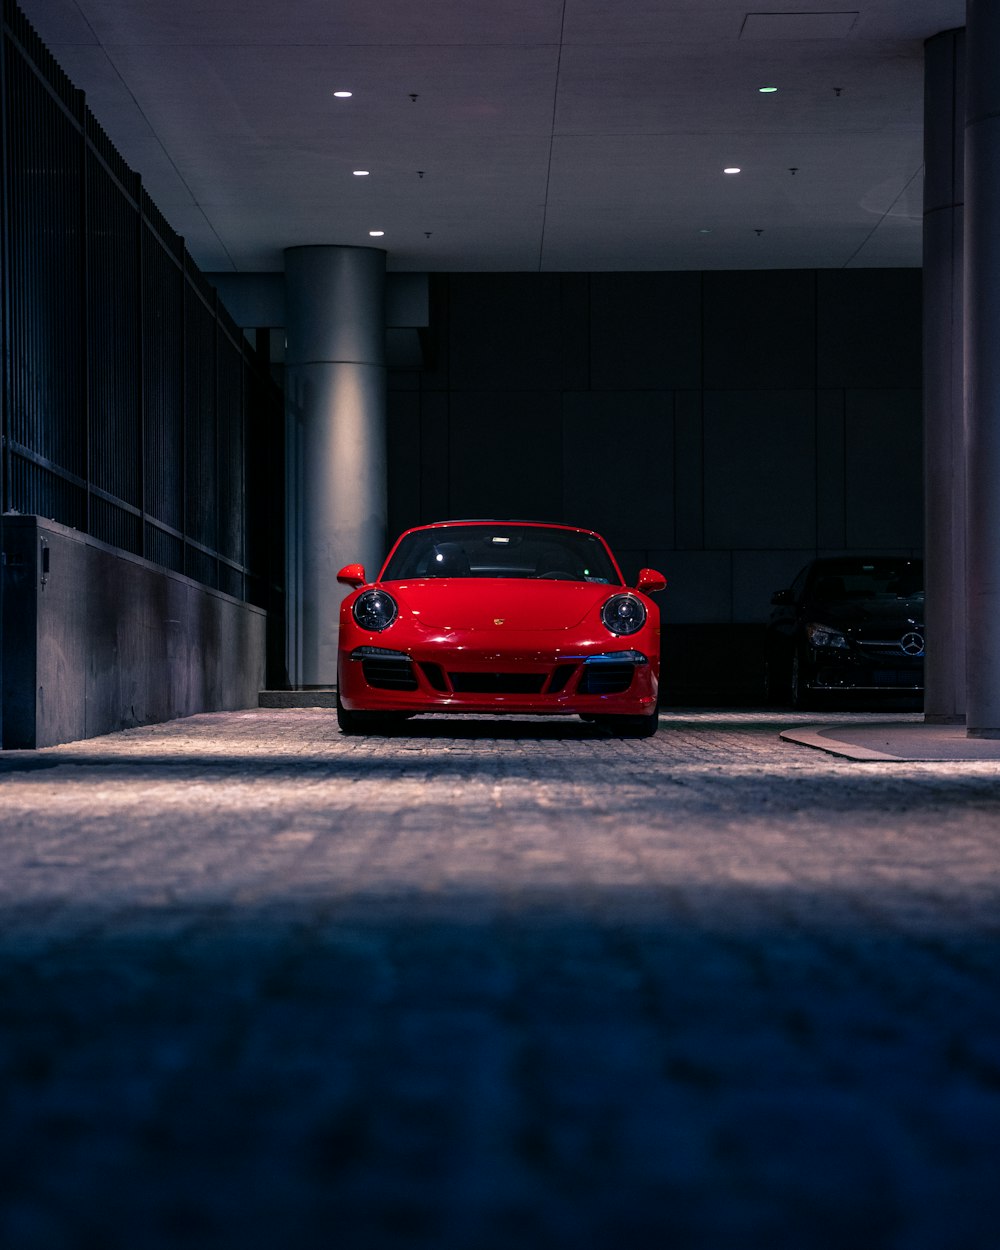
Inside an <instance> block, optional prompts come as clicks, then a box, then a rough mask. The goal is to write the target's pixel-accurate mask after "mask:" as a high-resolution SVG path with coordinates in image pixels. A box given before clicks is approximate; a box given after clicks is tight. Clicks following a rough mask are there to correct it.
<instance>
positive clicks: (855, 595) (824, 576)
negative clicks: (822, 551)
mask: <svg viewBox="0 0 1000 1250" xmlns="http://www.w3.org/2000/svg"><path fill="white" fill-rule="evenodd" d="M923 593H924V569H923V564H922V562H921V561H920V560H905V559H899V560H894V559H880V560H853V559H842V560H824V561H821V562H820V563H818V564H817V565H815V567H814V568H813V571H812V576H811V577H810V579H809V586H808V587H807V589H806V598H807V599H811V600H813V601H814V602H821V603H833V602H837V601H840V600H844V599H913V598H915V597H916V596H917V595H922V594H923Z"/></svg>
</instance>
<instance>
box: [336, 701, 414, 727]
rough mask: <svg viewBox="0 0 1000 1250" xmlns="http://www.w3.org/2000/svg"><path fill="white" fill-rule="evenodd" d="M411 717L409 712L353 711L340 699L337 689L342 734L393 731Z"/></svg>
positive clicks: (339, 722)
mask: <svg viewBox="0 0 1000 1250" xmlns="http://www.w3.org/2000/svg"><path fill="white" fill-rule="evenodd" d="M409 719H410V714H409V712H351V711H348V709H347V708H346V707H344V705H343V703H341V701H340V691H339V690H338V691H337V724H338V725H339V726H340V732H341V733H342V734H349V735H352V736H353V735H356V734H373V733H374V734H377V733H383V734H384V733H392V731H393V730H394V729H396V728H398V727H399V726H400V725H401V724H402V723H403V722H404V721H408V720H409Z"/></svg>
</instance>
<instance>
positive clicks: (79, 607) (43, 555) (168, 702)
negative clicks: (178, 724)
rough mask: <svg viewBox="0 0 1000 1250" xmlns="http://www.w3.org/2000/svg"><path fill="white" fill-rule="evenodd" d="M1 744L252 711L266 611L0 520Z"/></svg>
mask: <svg viewBox="0 0 1000 1250" xmlns="http://www.w3.org/2000/svg"><path fill="white" fill-rule="evenodd" d="M3 560H4V562H3V596H2V604H3V628H2V688H3V699H2V715H3V719H2V732H3V737H2V742H3V747H4V748H5V749H8V750H9V749H12V748H24V747H41V746H51V745H53V744H54V743H58V742H69V741H73V740H75V739H79V738H89V737H93V736H94V735H96V734H103V733H110V732H112V731H114V730H117V729H124V728H127V727H129V726H132V725H142V724H149V723H152V722H156V721H164V720H169V719H172V718H173V717H177V716H190V715H192V714H194V713H196V712H204V711H219V710H224V709H232V708H241V707H252V706H256V703H257V697H258V692H259V691H260V689H261V688H262V687H263V685H264V657H265V625H266V613H264V612H263V611H261V610H260V609H259V608H255V607H252V606H250V605H247V604H244V603H240V602H239V601H238V600H236V599H232V598H230V597H229V596H228V595H224V594H221V593H220V592H218V591H214V590H210V589H208V588H206V587H204V586H201V585H199V584H198V583H197V582H193V581H191V580H190V579H188V578H186V577H182V576H180V575H179V574H175V573H170V572H166V571H165V570H163V569H160V568H157V567H156V566H155V565H152V564H149V563H148V562H147V561H145V560H141V559H139V558H138V557H134V556H129V555H126V554H123V553H121V552H119V551H116V550H114V549H113V548H110V547H107V546H105V545H104V544H103V543H100V542H97V541H96V540H94V539H92V538H89V537H87V536H86V535H84V534H81V533H78V532H77V531H75V530H71V529H67V528H66V527H64V526H61V525H57V524H56V523H55V522H52V521H46V520H43V519H41V518H37V517H12V516H6V517H4V518H3Z"/></svg>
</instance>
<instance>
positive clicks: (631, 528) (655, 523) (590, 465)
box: [562, 391, 674, 549]
mask: <svg viewBox="0 0 1000 1250" xmlns="http://www.w3.org/2000/svg"><path fill="white" fill-rule="evenodd" d="M673 408H674V404H673V394H672V393H671V392H669V391H667V392H655V391H652V392H651V391H642V392H639V393H629V392H627V391H626V392H621V393H615V392H610V391H602V392H599V393H584V394H580V393H576V392H574V393H571V394H568V395H566V396H565V397H564V399H563V448H564V453H563V463H562V470H563V471H562V479H563V509H562V518H563V519H564V520H566V521H575V522H577V523H579V524H581V525H589V524H590V521H589V518H591V517H598V516H599V517H600V518H601V525H602V526H603V531H604V537H605V538H607V540H608V541H609V542H610V543H611V544H612V546H613V547H615V548H616V549H624V548H626V547H639V548H642V547H646V546H648V545H649V543H650V535H651V534H656V535H657V536H658V538H659V541H660V542H661V544H662V545H663V546H665V547H672V546H673V545H674V489H673V486H674V463H673V462H674V413H673ZM595 524H596V522H595Z"/></svg>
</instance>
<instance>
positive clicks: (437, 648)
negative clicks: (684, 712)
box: [337, 521, 666, 737]
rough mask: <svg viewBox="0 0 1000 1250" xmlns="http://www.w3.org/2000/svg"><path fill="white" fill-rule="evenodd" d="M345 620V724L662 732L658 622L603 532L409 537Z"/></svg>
mask: <svg viewBox="0 0 1000 1250" xmlns="http://www.w3.org/2000/svg"><path fill="white" fill-rule="evenodd" d="M337 580H338V581H340V582H342V583H344V584H345V585H348V586H352V587H353V588H354V590H353V592H352V593H351V594H349V595H348V596H347V597H346V598H345V599H344V602H343V606H342V608H341V612H340V652H339V660H338V674H337V716H338V720H339V722H340V727H341V729H342V730H343V732H344V733H347V734H357V733H367V732H371V731H373V730H375V731H377V730H378V729H381V728H387V727H389V726H390V725H391V724H392V723H393V722H394V721H398V720H400V719H405V718H407V717H409V716H413V715H415V714H417V713H419V712H447V713H455V712H472V713H478V714H480V715H482V714H495V713H498V712H514V713H518V714H521V715H524V714H532V715H537V714H539V713H547V714H551V713H556V714H572V713H575V714H577V715H579V716H582V717H583V719H584V720H591V721H597V722H599V723H601V724H603V725H605V726H606V727H608V728H610V729H612V730H615V731H616V732H619V733H622V734H625V735H628V736H632V737H648V736H649V735H651V734H654V733H655V732H656V726H657V714H656V699H657V686H658V683H659V669H660V615H659V612H658V610H657V608H656V605H655V604H654V603H653V602H652V600H651V599H649V598H648V597H647V596H648V594H649V593H651V592H653V591H657V590H662V589H663V588H664V586H665V585H666V580H665V578H664V577H663V576H662V574H660V573H658V572H656V570H655V569H643V570H642V571H641V572H640V573H639V579H638V583H637V585H636V587H635V589H634V590H633V589H630V588H629V587H627V586H626V585H625V580H624V578H623V577H622V574H621V570H620V569H619V567H618V564H617V562H616V561H615V558H614V556H613V555H612V554H611V551H610V550H609V548H608V546H607V544H606V543H605V541H604V539H603V538H601V537H600V535H598V534H595V533H593V532H592V531H591V530H583V529H576V528H574V527H572V526H568V525H550V524H543V523H540V522H521V521H443V522H438V523H437V524H434V525H423V526H420V527H419V528H416V529H411V530H407V531H406V533H405V534H403V535H402V537H400V538H399V539H398V541H397V542H396V544H395V546H394V547H393V548H392V550H391V551H390V552H389V556H388V558H387V560H386V562H385V564H384V566H383V567H382V570H381V572H380V573H379V575H378V576H377V577H376V578H375V580H374V581H373V582H371V583H368V582H367V581H366V579H365V570H364V568H363V567H362V566H361V565H360V564H349V565H347V566H346V568H343V569H341V570H340V572H339V573H338V575H337Z"/></svg>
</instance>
